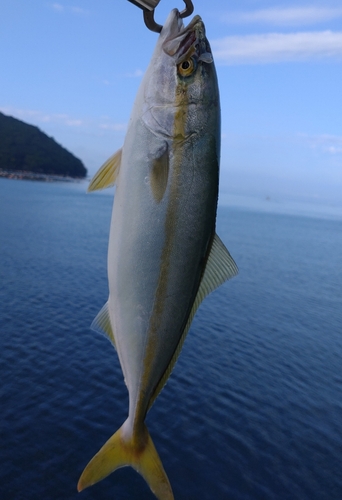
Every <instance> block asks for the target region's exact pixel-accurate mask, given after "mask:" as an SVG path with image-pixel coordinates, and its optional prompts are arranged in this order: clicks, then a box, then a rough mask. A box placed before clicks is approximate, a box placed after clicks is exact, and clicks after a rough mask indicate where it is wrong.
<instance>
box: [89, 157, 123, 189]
mask: <svg viewBox="0 0 342 500" xmlns="http://www.w3.org/2000/svg"><path fill="white" fill-rule="evenodd" d="M121 156H122V149H119V150H118V151H117V152H116V153H114V154H113V155H112V156H111V157H110V158H109V159H108V160H107V161H106V162H105V163H104V164H103V165H102V167H101V168H100V169H99V170H98V172H97V173H96V174H95V175H94V177H93V178H92V180H91V182H90V184H89V186H88V190H87V191H88V193H90V192H91V191H99V190H100V189H106V188H109V187H112V186H114V184H115V182H116V178H117V176H118V173H119V170H120V165H121Z"/></svg>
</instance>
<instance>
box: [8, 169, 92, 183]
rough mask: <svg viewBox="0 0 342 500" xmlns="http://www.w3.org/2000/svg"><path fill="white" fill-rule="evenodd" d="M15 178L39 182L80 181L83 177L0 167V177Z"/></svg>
mask: <svg viewBox="0 0 342 500" xmlns="http://www.w3.org/2000/svg"><path fill="white" fill-rule="evenodd" d="M1 177H2V178H5V179H15V180H22V181H40V182H80V181H83V180H84V178H81V177H68V176H65V175H54V174H42V173H35V172H28V171H26V170H4V169H0V178H1Z"/></svg>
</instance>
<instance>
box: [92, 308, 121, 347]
mask: <svg viewBox="0 0 342 500" xmlns="http://www.w3.org/2000/svg"><path fill="white" fill-rule="evenodd" d="M90 328H91V329H92V330H94V331H95V332H98V333H101V334H102V335H105V336H106V337H107V338H108V339H109V340H110V341H111V343H112V344H113V346H114V347H115V349H116V346H115V338H114V332H113V328H112V325H111V322H110V317H109V311H108V302H106V303H105V305H104V306H103V307H102V309H101V311H100V312H99V313H98V315H97V316H96V318H95V319H94V320H93V322H92V324H91V325H90Z"/></svg>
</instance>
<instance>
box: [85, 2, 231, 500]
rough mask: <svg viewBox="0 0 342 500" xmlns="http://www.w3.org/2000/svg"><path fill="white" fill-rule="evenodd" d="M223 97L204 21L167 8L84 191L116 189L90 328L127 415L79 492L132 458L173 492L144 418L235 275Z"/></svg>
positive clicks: (163, 494) (165, 492)
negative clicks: (115, 364) (209, 306)
mask: <svg viewBox="0 0 342 500" xmlns="http://www.w3.org/2000/svg"><path fill="white" fill-rule="evenodd" d="M220 121H221V118H220V99H219V89H218V81H217V75H216V70H215V65H214V61H213V56H212V52H211V49H210V44H209V42H208V40H207V38H206V33H205V26H204V23H203V21H202V19H201V17H199V16H195V17H194V18H193V19H192V20H191V21H190V23H189V24H188V25H187V26H184V24H183V20H182V19H181V17H180V13H179V11H178V10H177V9H174V10H172V11H171V13H170V14H169V16H168V17H167V20H166V22H165V24H164V26H163V29H162V31H161V33H160V35H159V37H158V40H157V43H156V47H155V50H154V52H153V55H152V58H151V61H150V64H149V66H148V68H147V70H146V72H145V75H144V77H143V79H142V82H141V85H140V87H139V90H138V93H137V96H136V100H135V103H134V106H133V110H132V113H131V117H130V120H129V124H128V128H127V133H126V136H125V140H124V145H123V147H122V148H121V149H120V150H119V151H117V152H116V153H115V154H114V155H113V156H111V157H110V158H109V160H108V161H106V162H105V164H104V165H103V166H102V167H101V168H100V170H99V171H98V172H97V174H95V176H94V178H93V179H92V181H91V183H90V185H89V188H88V191H96V190H99V189H104V188H107V187H110V186H113V185H115V186H116V190H115V195H114V203H113V212H112V219H111V226H110V234H109V244H108V284H109V297H108V301H107V302H106V304H105V305H104V307H103V308H102V309H101V311H100V312H99V314H98V315H97V316H96V318H95V320H94V322H93V324H92V328H93V329H95V330H98V331H100V332H102V333H104V334H105V335H106V336H107V337H108V338H109V340H110V341H111V342H112V344H113V345H114V347H115V349H116V351H117V354H118V357H119V361H120V365H121V369H122V372H123V375H124V380H125V383H126V386H127V389H128V393H129V408H128V417H127V419H126V421H125V422H124V423H123V425H122V426H121V427H120V428H119V430H117V431H116V432H115V434H113V436H112V437H110V438H109V440H108V441H107V442H106V443H105V444H104V445H103V447H102V448H101V449H100V451H99V452H98V453H97V454H96V455H95V456H94V457H93V458H92V459H91V461H90V462H89V463H88V465H87V466H86V468H85V469H84V471H83V473H82V475H81V477H80V479H79V482H78V490H79V491H81V490H83V489H84V488H86V487H88V486H91V485H93V484H94V483H96V482H98V481H100V480H102V479H104V478H105V477H106V476H108V475H109V474H110V473H112V472H113V471H115V470H116V469H118V468H120V467H124V466H131V467H133V469H135V470H136V471H137V472H138V473H140V474H141V475H142V477H143V478H144V479H145V480H146V482H147V484H148V485H149V487H150V489H151V490H152V492H153V493H154V495H155V496H156V498H158V499H159V500H172V499H173V498H174V496H173V493H172V488H171V485H170V482H169V479H168V477H167V475H166V472H165V470H164V468H163V465H162V462H161V460H160V457H159V455H158V452H157V450H156V448H155V446H154V444H153V441H152V438H151V436H150V434H149V432H148V429H147V426H146V424H145V418H146V415H147V412H148V411H149V409H150V408H151V406H152V404H153V403H154V401H155V400H156V398H157V396H158V395H159V393H160V391H161V390H162V388H163V387H164V385H165V383H166V381H167V380H168V378H169V376H170V374H171V372H172V370H173V367H174V365H175V363H176V361H177V358H178V356H179V354H180V351H181V349H182V347H183V343H184V340H185V337H186V335H187V333H188V331H189V328H190V325H191V322H192V320H193V317H194V315H195V313H196V311H197V309H198V307H199V305H200V304H201V302H202V301H203V299H204V298H205V297H206V296H207V295H208V294H209V293H210V292H212V291H213V290H215V289H216V288H217V287H218V286H219V285H221V284H222V283H224V282H225V281H226V280H228V279H230V278H232V277H233V276H235V275H236V274H237V273H238V268H237V265H236V263H235V262H234V260H233V258H232V256H231V255H230V253H229V252H228V250H227V248H226V247H225V245H224V244H223V242H222V241H221V239H220V238H219V237H218V235H217V234H216V229H215V226H216V212H217V202H218V184H219V162H220V137H221V132H220Z"/></svg>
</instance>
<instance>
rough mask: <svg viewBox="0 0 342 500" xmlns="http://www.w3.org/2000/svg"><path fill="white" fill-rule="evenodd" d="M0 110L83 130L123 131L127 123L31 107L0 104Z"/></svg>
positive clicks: (35, 122)
mask: <svg viewBox="0 0 342 500" xmlns="http://www.w3.org/2000/svg"><path fill="white" fill-rule="evenodd" d="M0 111H1V112H2V113H4V114H6V115H9V116H13V117H15V118H18V119H19V120H22V121H24V122H26V123H30V124H32V125H37V126H39V125H40V124H46V123H49V125H51V126H52V125H59V126H63V127H74V128H75V127H78V128H81V127H83V130H89V129H91V130H93V131H94V130H97V131H103V130H108V131H114V132H122V131H125V130H126V128H127V125H126V124H125V123H115V122H111V121H110V120H109V119H105V121H104V120H103V117H102V118H99V119H80V118H75V117H72V116H69V115H68V114H66V113H51V114H47V113H44V112H42V111H37V110H32V109H18V108H12V107H10V106H0Z"/></svg>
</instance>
